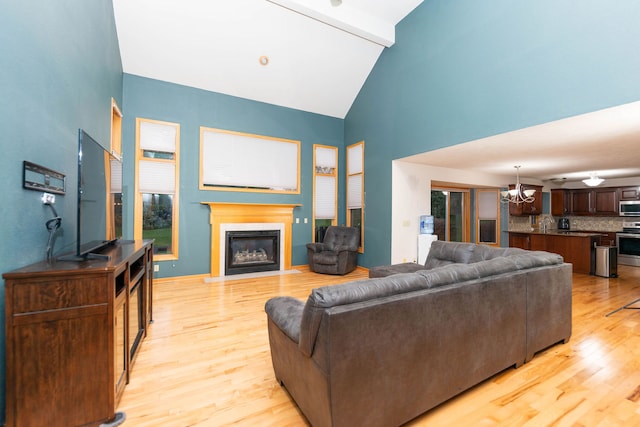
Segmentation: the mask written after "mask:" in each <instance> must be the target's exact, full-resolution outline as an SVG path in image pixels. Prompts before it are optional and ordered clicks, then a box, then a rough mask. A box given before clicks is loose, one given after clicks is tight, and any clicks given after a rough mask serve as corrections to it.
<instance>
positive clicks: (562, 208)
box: [551, 189, 571, 216]
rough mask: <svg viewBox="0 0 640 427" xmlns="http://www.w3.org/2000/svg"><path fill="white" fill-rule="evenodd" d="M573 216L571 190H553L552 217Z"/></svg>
mask: <svg viewBox="0 0 640 427" xmlns="http://www.w3.org/2000/svg"><path fill="white" fill-rule="evenodd" d="M570 214H571V194H570V192H569V190H563V189H554V190H551V215H553V216H565V215H570Z"/></svg>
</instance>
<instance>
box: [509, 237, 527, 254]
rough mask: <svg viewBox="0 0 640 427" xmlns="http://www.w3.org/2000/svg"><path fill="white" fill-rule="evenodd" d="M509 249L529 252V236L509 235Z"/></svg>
mask: <svg viewBox="0 0 640 427" xmlns="http://www.w3.org/2000/svg"><path fill="white" fill-rule="evenodd" d="M509 247H511V248H520V249H527V250H528V249H530V248H531V240H530V239H529V234H525V233H523V234H516V233H509Z"/></svg>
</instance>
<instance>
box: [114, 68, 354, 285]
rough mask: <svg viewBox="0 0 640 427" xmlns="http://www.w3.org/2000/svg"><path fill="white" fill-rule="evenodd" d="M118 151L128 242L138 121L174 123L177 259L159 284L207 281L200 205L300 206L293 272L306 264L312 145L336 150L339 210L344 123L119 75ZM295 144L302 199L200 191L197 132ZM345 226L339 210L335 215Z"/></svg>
mask: <svg viewBox="0 0 640 427" xmlns="http://www.w3.org/2000/svg"><path fill="white" fill-rule="evenodd" d="M123 80H124V106H123V110H124V120H123V146H124V153H123V155H124V159H125V160H124V167H125V172H124V173H125V195H124V203H125V206H126V207H125V209H126V213H127V214H126V215H125V220H126V223H127V224H126V229H125V234H126V235H125V237H128V238H132V237H133V220H132V218H133V202H134V200H133V186H134V175H133V173H134V172H133V170H134V169H133V168H134V164H133V163H134V162H132V159H134V158H135V151H134V150H135V120H136V117H142V118H147V119H155V120H163V121H168V122H174V123H179V124H180V223H179V232H180V237H179V259H178V260H176V261H164V262H159V263H158V264H159V267H160V271H159V272H158V273H157V277H167V276H186V275H195V274H208V273H209V269H210V246H211V243H210V232H211V231H210V226H209V207H208V206H205V205H201V204H200V202H242V203H283V204H300V205H302V206H301V207H298V208H295V210H294V216H295V217H298V218H300V223H299V224H293V227H292V234H293V235H292V257H291V258H292V259H291V262H292V265H302V264H307V259H306V247H305V245H306V244H307V243H308V242H310V241H311V236H312V232H311V216H312V211H313V199H312V197H313V182H312V173H313V169H312V164H313V144H323V145H331V146H335V147H339V148H340V149H339V153H340V159H339V165H341V168H340V174H339V176H340V183H339V185H340V186H341V188H342V191H340V193H341V195H340V200H339V206H343V205H344V177H343V175H344V149H343V137H344V126H343V124H344V121H343V120H341V119H336V118H332V117H327V116H322V115H318V114H311V113H306V112H303V111H299V110H292V109H290V108H283V107H277V106H274V105H270V104H264V103H261V102H255V101H249V100H246V99H242V98H237V97H233V96H228V95H222V94H219V93H214V92H208V91H204V90H200V89H194V88H191V87H186V86H180V85H176V84H171V83H166V82H161V81H158V80H152V79H147V78H143V77H139V76H134V75H130V74H125V75H124V79H123ZM201 126H205V127H210V128H218V129H226V130H232V131H238V132H246V133H250V134H258V135H266V136H272V137H278V138H285V139H293V140H299V141H300V142H301V144H300V145H301V148H300V151H301V152H300V163H301V165H300V169H301V171H300V172H301V179H300V186H301V192H300V194H269V193H253V192H229V191H210V190H199V189H198V178H199V167H200V166H199V164H200V163H199V155H200V127H201ZM340 215H341V217H342V219H341V222H344V209H342V210H341V214H340ZM304 218H308V219H309V222H308V223H307V224H304V221H303V219H304Z"/></svg>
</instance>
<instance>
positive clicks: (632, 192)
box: [618, 186, 640, 200]
mask: <svg viewBox="0 0 640 427" xmlns="http://www.w3.org/2000/svg"><path fill="white" fill-rule="evenodd" d="M618 191H619V194H620V200H640V187H638V186H636V187H620V188H619V190H618Z"/></svg>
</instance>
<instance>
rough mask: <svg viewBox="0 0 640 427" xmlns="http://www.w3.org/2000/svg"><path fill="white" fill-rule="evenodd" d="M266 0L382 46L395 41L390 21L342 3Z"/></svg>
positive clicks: (315, 0)
mask: <svg viewBox="0 0 640 427" xmlns="http://www.w3.org/2000/svg"><path fill="white" fill-rule="evenodd" d="M267 1H269V2H271V3H273V4H277V5H278V6H282V7H284V8H286V9H289V10H292V11H294V12H297V13H300V14H301V15H304V16H307V17H309V18H311V19H315V20H316V21H319V22H322V23H324V24H327V25H330V26H332V27H335V28H338V29H340V30H342V31H346V32H347V33H350V34H353V35H355V36H358V37H362V38H363V39H366V40H369V41H371V42H373V43H376V44H379V45H382V46H384V47H391V46H393V44H394V43H395V41H396V29H395V25H394V24H390V23H389V22H386V21H384V20H383V19H381V18H379V17H376V16H373V15H371V14H368V13H366V12H365V11H363V10H361V9H355V8H354V7H351V6H349V5H348V4H346V3H343V4H341V5H340V6H332V5H331V2H330V1H329V0H323V1H318V0H267Z"/></svg>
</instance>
